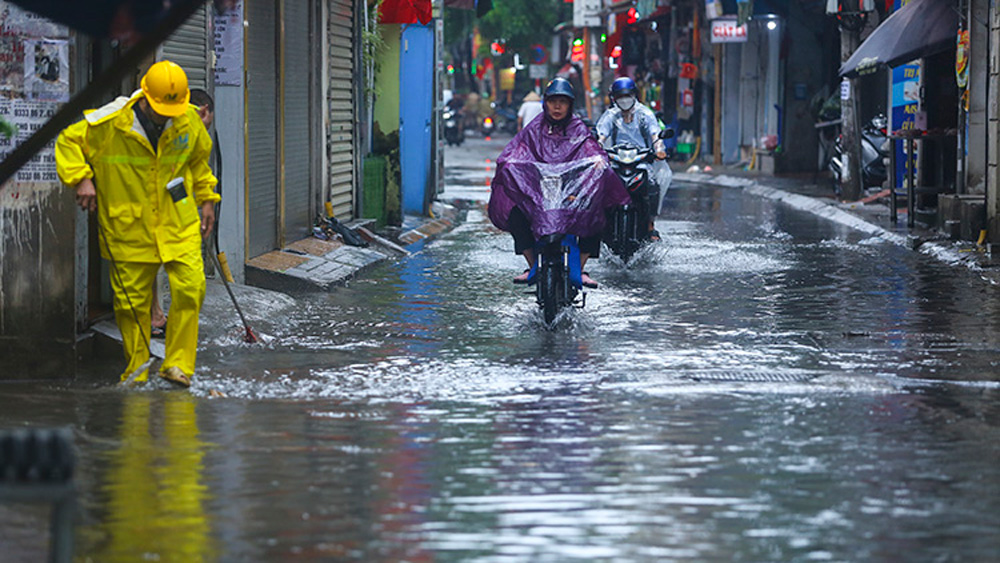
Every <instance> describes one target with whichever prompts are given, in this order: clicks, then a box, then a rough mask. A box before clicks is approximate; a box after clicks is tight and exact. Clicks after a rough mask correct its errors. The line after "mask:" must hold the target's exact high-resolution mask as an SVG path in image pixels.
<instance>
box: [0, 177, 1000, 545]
mask: <svg viewBox="0 0 1000 563" xmlns="http://www.w3.org/2000/svg"><path fill="white" fill-rule="evenodd" d="M466 219H467V220H466V221H465V222H464V223H463V224H462V225H461V226H459V227H458V228H457V229H456V230H454V231H453V232H451V233H449V234H447V235H445V236H443V237H442V238H440V239H439V240H437V241H434V242H431V243H428V244H427V245H426V246H425V247H423V248H422V249H420V251H419V252H417V253H415V254H414V255H412V256H411V257H409V258H407V259H403V260H401V261H399V262H397V263H393V264H388V265H385V266H382V267H380V268H378V269H376V270H374V271H372V272H370V273H368V274H367V275H365V276H364V277H362V278H361V279H359V280H356V281H354V282H352V283H351V284H350V285H349V286H348V287H346V288H343V289H340V290H338V291H336V292H334V293H331V294H323V295H306V296H296V297H295V299H294V300H292V299H288V300H280V299H279V300H277V301H274V302H270V303H264V302H251V303H247V309H248V311H249V312H250V317H251V323H252V324H254V325H255V328H256V329H257V330H258V331H259V332H261V333H262V334H263V335H264V337H265V340H266V342H265V343H264V344H261V345H254V346H248V345H245V344H242V343H240V330H239V328H238V327H236V328H234V326H233V316H232V313H231V312H228V313H227V314H226V315H223V314H218V315H209V316H210V317H211V318H210V319H206V322H205V329H204V340H205V348H204V350H202V351H201V352H200V356H199V373H198V375H197V378H196V385H195V387H194V388H193V390H192V392H191V393H187V392H183V391H166V390H161V389H153V390H139V391H127V392H126V391H121V390H118V389H116V388H113V387H111V386H109V385H107V384H105V383H103V382H104V381H108V380H109V378H110V379H113V378H114V377H115V374H116V373H117V371H116V370H118V369H121V366H120V365H118V363H117V362H115V363H108V364H90V365H87V366H82V368H81V369H83V371H84V372H85V374H84V376H83V377H81V380H80V381H78V382H77V383H74V384H72V385H38V384H33V385H29V384H19V385H5V386H4V387H3V388H2V389H3V394H2V396H0V426H2V427H9V426H20V425H24V424H30V425H41V426H55V425H71V426H72V427H73V429H74V433H75V437H76V446H77V452H78V455H79V460H78V473H77V485H78V489H79V497H78V502H79V510H78V513H79V518H78V525H77V530H76V554H77V558H78V560H80V561H142V560H158V561H197V560H210V561H214V560H219V561H244V560H247V561H250V560H252V561H341V560H344V561H387V562H388V561H532V562H536V561H560V562H561V561H576V560H587V561H684V560H687V561H872V560H883V561H885V560H889V561H902V560H905V561H987V560H994V559H995V558H996V556H997V554H998V553H1000V487H998V484H1000V463H998V455H997V451H998V446H997V445H998V444H1000V400H998V399H1000V375H998V373H1000V370H998V369H997V362H998V361H1000V355H998V353H997V352H998V350H1000V324H998V323H1000V310H998V308H1000V295H998V294H997V289H996V288H994V287H991V286H989V285H988V284H987V283H985V282H984V281H983V280H982V279H980V277H979V276H978V275H977V274H976V273H975V272H972V271H969V270H966V269H956V268H955V267H952V266H948V265H945V264H943V263H941V262H939V261H936V260H935V259H933V258H931V257H928V256H924V255H921V254H919V253H915V252H912V251H909V250H905V249H902V248H900V247H898V246H895V245H892V244H889V243H887V242H885V241H883V240H881V239H878V238H873V237H869V236H867V235H862V234H858V233H856V232H854V231H850V230H848V229H846V228H842V227H839V226H837V225H835V224H832V223H830V222H827V221H825V220H821V219H817V218H815V217H813V216H811V215H808V214H806V213H802V212H798V211H795V210H793V209H790V208H787V207H784V206H782V205H781V204H778V203H775V202H771V201H767V200H762V199H758V198H755V197H752V196H750V195H748V194H744V193H742V192H741V191H739V190H736V189H724V188H711V187H706V186H694V185H678V186H675V187H674V188H672V190H671V192H670V196H669V198H668V201H667V204H666V206H665V211H664V214H663V216H662V217H661V219H660V220H659V221H658V228H659V230H660V232H661V233H662V234H663V238H664V241H663V242H662V243H661V244H659V245H657V246H656V247H653V248H650V249H649V250H648V251H646V252H645V253H644V254H643V255H642V256H640V257H639V258H638V259H637V260H636V263H634V264H630V265H628V266H625V265H623V264H620V263H616V261H615V260H613V259H608V258H607V257H605V258H604V259H602V260H601V261H600V262H599V263H595V264H592V265H589V266H588V269H589V270H590V271H591V273H592V274H593V275H594V277H595V278H596V279H598V281H600V282H601V284H602V285H601V288H600V289H599V290H596V291H591V292H590V293H589V294H588V299H587V305H586V308H584V309H583V310H573V311H570V312H569V313H568V314H566V315H565V316H564V317H563V318H561V319H560V320H559V321H558V326H557V327H556V328H555V329H554V330H549V329H547V328H546V327H545V326H543V324H542V323H541V321H540V315H539V313H538V311H537V310H536V307H535V305H534V303H533V298H532V297H531V296H530V295H526V294H524V289H523V288H518V287H515V286H513V285H512V284H510V283H509V281H508V279H509V278H510V277H511V276H513V275H515V274H516V273H518V272H520V270H521V268H522V261H521V259H520V258H519V257H516V256H514V255H513V254H512V252H511V248H512V243H511V242H510V240H509V237H508V236H507V235H505V234H502V233H498V232H495V231H494V230H492V229H490V228H488V221H486V220H485V218H484V217H483V214H482V212H481V211H480V210H479V209H478V208H476V207H475V206H472V207H471V209H470V210H469V211H468V215H467V218H466ZM99 382H100V383H99ZM211 390H218V391H221V392H223V393H225V394H226V395H227V397H226V398H211V397H209V392H210V391H211ZM46 518H47V512H45V508H44V506H32V505H10V504H8V505H0V543H2V544H3V545H4V548H3V551H4V555H3V558H4V560H13V561H36V560H38V559H39V558H40V557H42V556H44V552H45V544H44V542H45V541H46V533H47V528H48V524H47V520H46ZM8 558H10V559H8Z"/></svg>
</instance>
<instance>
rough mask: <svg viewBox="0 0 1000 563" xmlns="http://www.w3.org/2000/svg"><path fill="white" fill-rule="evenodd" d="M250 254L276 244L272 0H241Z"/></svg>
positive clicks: (274, 17) (275, 80)
mask: <svg viewBox="0 0 1000 563" xmlns="http://www.w3.org/2000/svg"><path fill="white" fill-rule="evenodd" d="M244 10H245V14H246V20H247V22H248V29H247V32H248V33H247V35H246V41H247V52H246V60H247V62H248V64H247V65H246V76H247V85H246V88H247V117H248V128H247V137H248V143H247V169H248V170H247V171H248V174H247V182H248V184H249V186H248V199H249V204H250V208H249V210H248V215H249V223H248V224H247V230H248V231H249V248H248V250H249V253H248V258H249V257H254V256H259V255H261V254H264V253H265V252H269V251H271V250H274V249H276V248H277V247H278V203H279V202H278V174H277V171H278V142H277V141H278V74H277V60H278V59H277V56H276V53H277V24H278V14H277V13H276V9H275V3H274V2H246V3H245V4H244Z"/></svg>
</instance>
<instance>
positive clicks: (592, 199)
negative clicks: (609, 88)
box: [489, 78, 630, 287]
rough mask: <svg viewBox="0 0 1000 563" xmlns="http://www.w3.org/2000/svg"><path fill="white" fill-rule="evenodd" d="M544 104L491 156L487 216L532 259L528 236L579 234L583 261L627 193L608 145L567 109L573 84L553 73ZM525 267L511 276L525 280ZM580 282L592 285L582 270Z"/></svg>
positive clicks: (595, 251)
mask: <svg viewBox="0 0 1000 563" xmlns="http://www.w3.org/2000/svg"><path fill="white" fill-rule="evenodd" d="M543 101H544V104H543V108H544V110H543V112H542V117H541V118H536V119H534V120H532V121H531V123H529V124H527V125H526V126H525V127H524V129H522V130H521V131H520V132H519V133H518V134H517V135H515V136H514V138H513V139H511V141H510V142H509V143H507V146H506V147H505V148H504V150H503V152H501V153H500V156H499V157H497V170H496V174H495V175H494V176H493V183H492V185H491V190H492V191H491V193H490V202H489V217H490V221H492V222H493V224H494V225H496V226H497V228H499V229H501V230H503V231H507V232H509V233H510V234H511V235H512V236H513V237H514V252H515V253H516V254H520V255H522V256H524V258H525V260H527V262H528V266H529V270H530V266H531V265H533V264H534V263H535V241H536V240H537V239H539V238H541V237H543V236H546V235H551V234H570V235H577V236H578V237H580V243H579V246H580V258H581V262H582V264H584V265H585V264H586V263H587V259H588V258H591V257H593V258H597V257H598V256H599V255H600V250H601V230H602V229H603V228H604V221H605V212H606V211H607V210H608V209H610V208H612V207H615V206H617V205H624V204H626V203H628V202H629V201H630V198H629V194H628V191H626V189H625V186H624V185H623V184H622V182H621V179H619V178H618V176H617V175H616V174H615V173H614V172H613V171H612V170H611V166H610V164H609V162H608V157H607V153H605V151H604V149H603V148H602V147H601V145H600V144H599V143H598V142H597V140H596V139H594V137H593V136H592V135H591V133H590V130H589V129H588V128H587V126H586V124H584V122H583V120H582V119H580V118H579V117H578V116H576V115H574V114H573V103H574V101H575V95H574V93H573V86H572V85H571V84H570V83H569V81H568V80H566V79H565V78H555V79H553V80H552V81H551V82H549V83H548V85H547V86H546V87H545V94H544V99H543ZM529 270H525V271H524V273H523V274H521V275H520V276H518V277H516V278H514V282H515V283H525V282H526V281H527V279H528V272H529ZM583 284H584V285H585V286H587V287H597V283H596V282H595V281H594V280H593V279H592V278H591V277H590V276H589V275H588V274H587V273H586V272H584V274H583Z"/></svg>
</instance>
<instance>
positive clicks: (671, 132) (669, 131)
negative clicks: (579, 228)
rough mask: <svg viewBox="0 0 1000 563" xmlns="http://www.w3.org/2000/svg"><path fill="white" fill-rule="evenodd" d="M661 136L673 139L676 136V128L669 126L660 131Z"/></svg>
mask: <svg viewBox="0 0 1000 563" xmlns="http://www.w3.org/2000/svg"><path fill="white" fill-rule="evenodd" d="M659 137H660V138H661V139H672V138H673V137H674V130H673V129H671V128H670V127H667V128H666V129H664V130H663V131H660V135H659Z"/></svg>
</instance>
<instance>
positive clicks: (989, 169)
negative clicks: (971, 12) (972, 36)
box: [986, 3, 1000, 253]
mask: <svg viewBox="0 0 1000 563" xmlns="http://www.w3.org/2000/svg"><path fill="white" fill-rule="evenodd" d="M989 25H990V44H991V45H1000V8H998V7H997V6H996V5H993V4H992V3H991V6H990V19H989ZM989 59H990V67H989V84H991V85H994V84H997V81H998V80H1000V62H998V61H997V57H990V58H989ZM987 95H988V103H987V106H986V107H987V108H988V112H989V113H988V117H987V119H988V121H987V122H986V135H987V138H989V139H994V140H996V139H998V138H1000V112H998V111H997V108H998V107H1000V92H998V89H997V88H993V87H992V86H991V87H990V88H989V93H988V94H987ZM988 146H989V147H991V148H990V149H988V150H987V153H986V164H987V166H986V229H987V232H988V233H989V241H990V251H991V253H993V249H994V248H995V247H996V246H997V245H1000V177H998V174H1000V154H998V152H1000V151H997V149H996V148H995V147H996V143H995V142H990V143H988Z"/></svg>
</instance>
